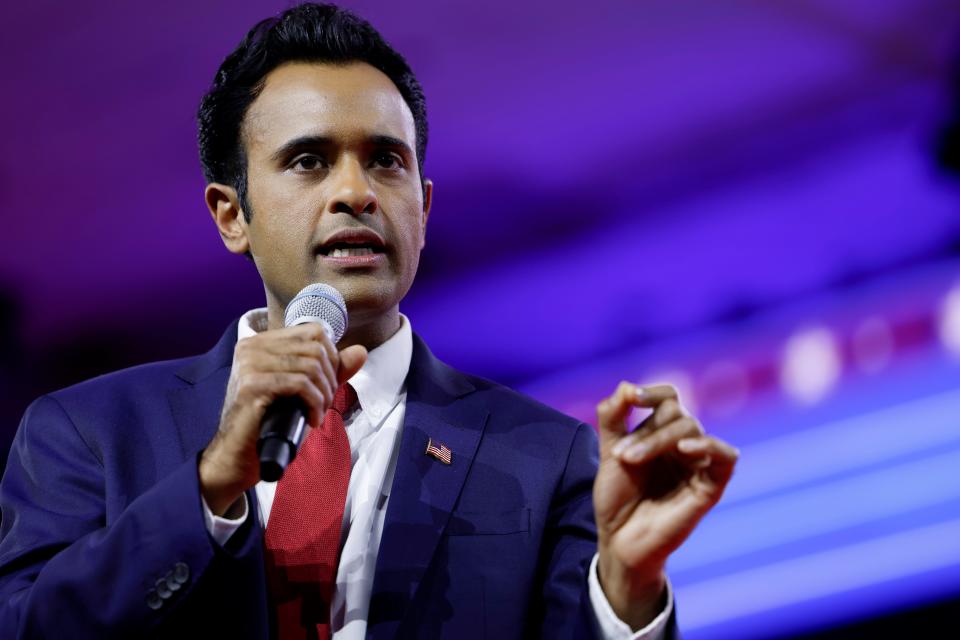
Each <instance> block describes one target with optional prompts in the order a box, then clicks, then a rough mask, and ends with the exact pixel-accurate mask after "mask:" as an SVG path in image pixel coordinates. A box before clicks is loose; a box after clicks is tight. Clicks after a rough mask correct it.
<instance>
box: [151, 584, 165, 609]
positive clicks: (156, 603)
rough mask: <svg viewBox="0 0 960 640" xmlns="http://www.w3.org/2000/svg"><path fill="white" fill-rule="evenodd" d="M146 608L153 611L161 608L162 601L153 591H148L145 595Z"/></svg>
mask: <svg viewBox="0 0 960 640" xmlns="http://www.w3.org/2000/svg"><path fill="white" fill-rule="evenodd" d="M147 606H148V607H150V608H151V609H153V610H154V611H156V610H157V609H159V608H160V607H162V606H163V599H162V598H161V597H160V596H159V595H157V592H156V591H154V590H153V589H150V592H149V593H148V594H147Z"/></svg>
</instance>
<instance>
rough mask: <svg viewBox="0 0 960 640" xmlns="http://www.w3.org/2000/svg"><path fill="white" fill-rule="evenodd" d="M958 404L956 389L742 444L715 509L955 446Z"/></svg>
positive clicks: (959, 436) (959, 435)
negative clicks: (729, 480)
mask: <svg viewBox="0 0 960 640" xmlns="http://www.w3.org/2000/svg"><path fill="white" fill-rule="evenodd" d="M958 407H960V391H946V392H944V393H940V394H937V395H933V396H928V397H924V398H918V399H915V400H911V401H909V402H903V403H901V404H897V405H894V406H890V407H884V408H882V409H878V410H875V411H870V412H863V413H860V414H858V415H855V416H852V417H850V418H846V419H843V420H836V421H831V422H827V423H824V424H821V425H819V426H816V427H810V428H806V429H803V430H801V431H794V432H791V433H786V434H783V435H780V436H777V437H774V438H770V439H767V440H763V441H760V442H756V443H751V444H748V445H745V446H743V447H741V455H740V463H739V464H738V465H737V473H736V474H735V475H734V476H733V480H732V481H731V483H730V486H729V487H728V488H727V491H726V493H725V494H724V496H723V502H721V503H720V505H719V506H718V509H719V510H720V511H722V510H724V509H728V508H730V507H731V506H733V505H735V504H737V503H739V502H743V501H748V502H749V501H754V500H756V499H757V498H760V497H762V496H769V495H772V494H776V493H779V492H783V491H788V490H790V489H792V488H794V487H800V486H803V485H807V484H811V483H814V482H823V481H824V480H827V479H829V478H831V477H838V476H842V475H845V474H849V473H850V472H853V471H856V470H859V469H864V470H865V469H867V468H869V467H872V466H874V465H889V464H894V463H895V461H896V460H897V459H899V458H902V457H905V456H913V455H917V454H919V453H921V452H923V451H925V450H943V449H944V448H948V447H955V446H958V444H960V428H958V427H957V419H956V415H957V412H958ZM904 425H910V428H909V429H905V428H904ZM698 544H699V543H698Z"/></svg>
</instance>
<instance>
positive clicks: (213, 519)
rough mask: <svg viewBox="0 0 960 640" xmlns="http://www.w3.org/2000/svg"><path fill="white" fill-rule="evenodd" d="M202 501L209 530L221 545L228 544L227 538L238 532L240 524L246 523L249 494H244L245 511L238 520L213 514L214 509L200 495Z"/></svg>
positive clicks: (205, 521) (204, 520)
mask: <svg viewBox="0 0 960 640" xmlns="http://www.w3.org/2000/svg"><path fill="white" fill-rule="evenodd" d="M200 503H201V504H202V505H203V523H204V524H205V525H206V526H207V532H208V533H209V534H210V537H211V538H213V539H214V541H216V543H217V544H218V545H220V546H221V547H222V546H223V545H225V544H227V540H229V539H230V537H231V536H232V535H233V534H234V533H236V531H237V529H239V528H240V525H242V524H243V523H244V521H245V520H246V519H247V516H248V515H249V513H248V511H249V509H248V507H247V494H243V513H241V514H240V517H238V518H237V519H236V520H234V519H232V518H223V517H221V516H215V515H213V511H211V510H210V507H209V506H208V505H207V501H206V500H204V499H203V496H200Z"/></svg>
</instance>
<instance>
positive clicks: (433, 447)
mask: <svg viewBox="0 0 960 640" xmlns="http://www.w3.org/2000/svg"><path fill="white" fill-rule="evenodd" d="M424 453H425V454H426V455H428V456H433V457H434V458H436V459H437V460H439V461H440V462H442V463H443V464H450V463H451V462H452V461H453V453H452V452H451V451H450V449H449V448H448V447H447V445H445V444H443V443H442V442H434V441H433V438H427V450H426V451H424Z"/></svg>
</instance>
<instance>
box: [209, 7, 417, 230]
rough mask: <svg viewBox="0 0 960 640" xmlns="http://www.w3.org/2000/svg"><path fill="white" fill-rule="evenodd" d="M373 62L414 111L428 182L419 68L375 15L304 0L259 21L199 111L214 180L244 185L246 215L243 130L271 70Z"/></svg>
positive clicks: (242, 199)
mask: <svg viewBox="0 0 960 640" xmlns="http://www.w3.org/2000/svg"><path fill="white" fill-rule="evenodd" d="M291 61H300V62H325V63H331V64H347V63H350V62H366V63H367V64H369V65H371V66H373V67H376V68H377V69H379V70H380V71H382V72H383V73H384V74H385V75H386V76H387V77H388V78H390V80H392V81H393V84H395V85H396V87H397V89H398V90H399V91H400V95H401V96H402V97H403V99H404V101H405V102H406V103H407V106H408V107H410V111H411V113H412V114H413V122H414V125H415V128H416V136H417V139H416V153H417V166H418V168H419V170H420V181H421V184H423V159H424V155H425V154H426V150H427V104H426V99H425V98H424V95H423V88H422V87H421V86H420V83H419V82H418V81H417V78H416V76H414V75H413V71H412V70H411V69H410V66H409V65H408V64H407V61H406V60H404V58H403V56H401V55H400V54H399V53H397V52H396V51H395V50H394V49H393V48H391V47H390V45H389V44H387V42H386V41H385V40H384V39H383V37H382V36H381V35H380V34H379V33H378V32H377V30H376V29H374V28H373V27H372V26H371V25H370V23H369V22H367V21H366V20H364V19H362V18H360V17H358V16H356V15H354V14H353V13H351V12H349V11H347V10H345V9H341V8H340V7H337V6H335V5H332V4H316V3H304V4H301V5H297V6H295V7H293V8H291V9H287V10H286V11H284V12H283V13H281V14H280V15H279V16H276V17H273V18H267V19H265V20H261V21H260V22H258V23H257V24H256V25H255V26H254V27H253V28H252V29H251V30H250V31H249V32H248V33H247V35H246V37H244V39H243V40H242V41H241V42H240V45H239V46H238V47H237V48H236V49H235V50H234V51H233V52H232V53H231V54H230V55H228V56H227V57H226V59H225V60H224V61H223V64H221V65H220V68H219V69H218V70H217V75H216V77H215V78H214V81H213V86H212V87H211V88H210V91H208V92H207V94H206V95H205V96H203V100H201V101H200V109H199V111H198V112H197V124H198V134H197V140H198V142H199V144H200V164H201V165H203V175H204V177H205V178H206V180H207V182H219V183H222V184H228V185H231V186H233V187H234V188H235V189H236V190H237V195H238V196H239V198H240V204H241V206H242V207H243V211H244V216H245V217H246V218H247V221H248V222H249V221H250V208H249V207H248V206H247V158H246V153H245V151H244V147H243V143H242V141H241V140H240V137H241V136H240V130H241V125H242V123H243V118H244V116H245V115H246V113H247V109H249V108H250V105H251V104H252V103H253V101H254V100H256V98H257V96H259V95H260V92H261V91H263V87H264V82H265V79H266V76H267V74H269V73H270V72H271V71H273V70H274V69H275V68H277V67H278V66H280V65H281V64H283V63H285V62H291Z"/></svg>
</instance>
